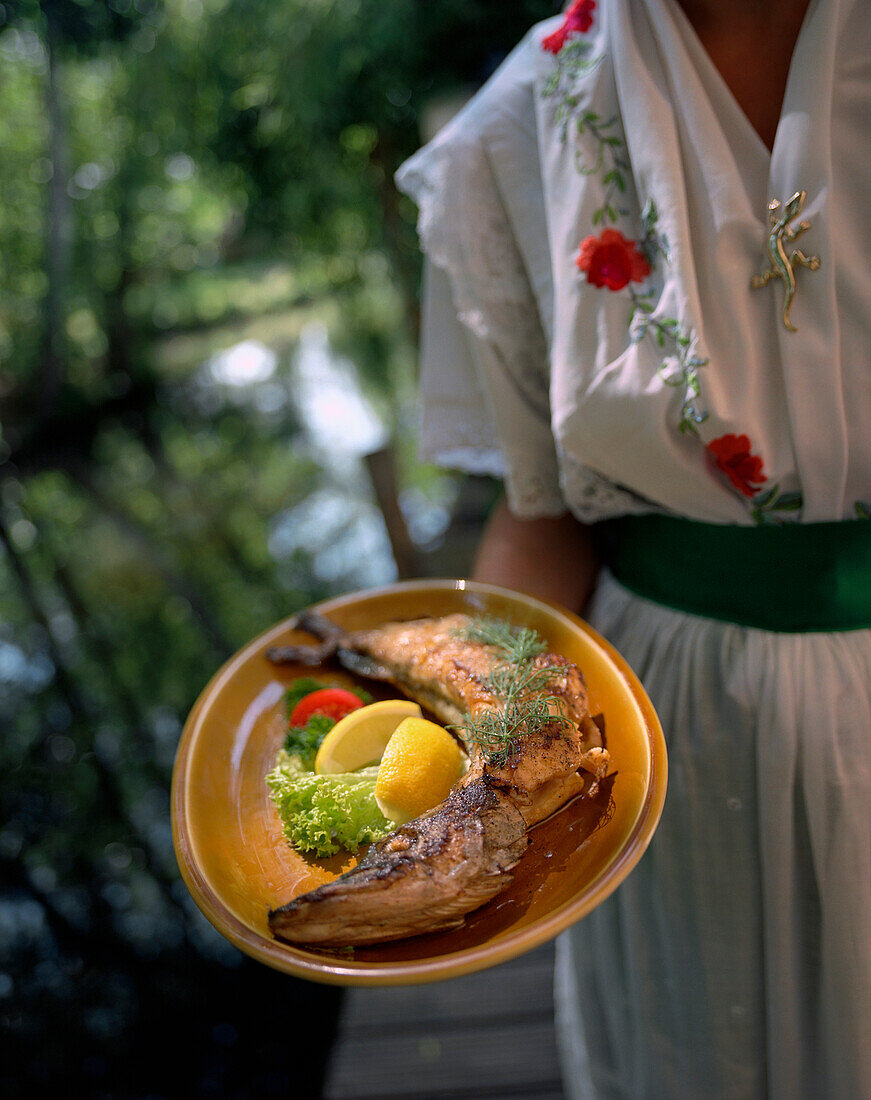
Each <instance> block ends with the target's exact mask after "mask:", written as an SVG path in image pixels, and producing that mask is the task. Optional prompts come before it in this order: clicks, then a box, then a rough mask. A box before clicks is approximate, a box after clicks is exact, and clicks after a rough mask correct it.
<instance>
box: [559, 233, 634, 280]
mask: <svg viewBox="0 0 871 1100" xmlns="http://www.w3.org/2000/svg"><path fill="white" fill-rule="evenodd" d="M575 263H576V264H577V265H578V268H579V269H580V270H581V271H586V273H587V282H588V283H592V285H593V286H599V287H601V286H606V287H607V288H608V289H609V290H622V289H623V287H624V286H626V285H627V284H628V283H643V282H644V280H645V279H646V278H647V276H648V275H649V274H650V264H649V263H648V262H647V260H645V258H644V256H643V255H642V254H641V252H640V251H639V250H638V247H637V245H636V244H635V242H634V241H628V240H627V239H626V238H625V237H624V236H623V234H622V233H620V232H619V231H618V230H616V229H603V230H602V235H601V236H600V237H585V238H584V239H583V240H582V241H581V245H580V252H578V256H577V259H576V260H575Z"/></svg>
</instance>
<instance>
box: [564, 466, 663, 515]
mask: <svg viewBox="0 0 871 1100" xmlns="http://www.w3.org/2000/svg"><path fill="white" fill-rule="evenodd" d="M562 470H563V492H564V494H565V498H566V500H567V501H568V504H569V508H570V509H571V511H572V514H573V515H574V516H576V517H577V519H579V520H580V521H581V522H582V523H596V522H598V521H599V520H602V519H613V518H614V517H615V516H627V515H635V516H640V515H646V514H648V513H651V512H664V511H665V509H663V508H661V507H659V505H657V504H654V503H653V501H651V500H648V499H647V498H646V497H642V496H639V494H638V493H634V492H632V490H631V489H627V488H625V487H624V486H622V485H618V484H617V483H616V482H614V481H609V480H608V479H607V478H606V477H603V476H602V475H601V474H600V473H597V471H596V470H594V469H592V468H591V467H590V466H584V465H582V464H581V463H580V462H578V461H577V460H576V459H573V458H571V456H569V455H563V457H562Z"/></svg>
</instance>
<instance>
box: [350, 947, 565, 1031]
mask: <svg viewBox="0 0 871 1100" xmlns="http://www.w3.org/2000/svg"><path fill="white" fill-rule="evenodd" d="M482 1005H486V1006H487V1008H486V1010H485V1011H484V1012H483V1013H482V1007H481V1006H482ZM552 1009H553V950H552V948H549V949H538V950H537V951H534V952H531V953H530V954H529V955H526V956H524V957H523V958H521V959H517V960H513V961H511V962H509V963H503V964H502V965H501V966H496V967H493V968H492V969H490V970H484V971H480V972H479V973H476V974H469V975H467V976H466V977H463V978H455V979H452V980H450V981H445V982H433V983H430V984H427V985H416V986H400V987H396V988H389V987H388V988H384V987H382V988H375V989H352V990H349V991H348V992H347V993H346V994H345V998H344V1003H343V1005H342V1012H341V1016H340V1019H339V1027H340V1029H341V1032H342V1034H343V1035H345V1036H354V1035H356V1034H357V1033H358V1032H360V1031H367V1030H371V1029H373V1028H378V1027H384V1026H390V1027H398V1028H407V1027H418V1026H420V1025H421V1024H423V1023H426V1024H428V1025H431V1026H435V1027H437V1026H438V1025H440V1024H442V1023H447V1024H451V1023H459V1022H460V1021H470V1022H474V1021H476V1020H480V1019H481V1017H482V1015H483V1016H485V1017H486V1018H487V1019H488V1020H489V1021H490V1022H491V1023H492V1022H495V1021H496V1020H501V1021H502V1022H507V1021H510V1020H511V1019H514V1018H524V1017H539V1016H541V1017H547V1016H550V1014H551V1013H552Z"/></svg>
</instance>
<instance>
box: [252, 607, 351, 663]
mask: <svg viewBox="0 0 871 1100" xmlns="http://www.w3.org/2000/svg"><path fill="white" fill-rule="evenodd" d="M291 626H292V628H293V629H294V630H303V631H305V632H306V633H307V634H314V636H315V637H316V638H317V639H319V643H320V644H314V645H312V644H311V643H303V644H301V645H282V646H270V647H269V649H267V651H266V656H267V658H268V659H269V660H270V661H272V663H273V664H276V665H287V664H299V665H319V664H322V663H323V662H324V661H326V660H327V658H329V657H332V656H334V655H335V653H336V652H337V650H338V649H339V644H340V642H341V641H342V639H343V638H344V637H345V632H344V631H343V630H342V628H341V627H339V626H336V624H335V623H333V622H330V620H329V619H327V618H326V617H325V616H324V615H320V614H318V612H317V611H308V610H307V611H302V612H300V614H299V615H298V616H297V617H296V618H295V619H294V620H293V622H292V623H291Z"/></svg>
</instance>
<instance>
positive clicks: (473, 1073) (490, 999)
mask: <svg viewBox="0 0 871 1100" xmlns="http://www.w3.org/2000/svg"><path fill="white" fill-rule="evenodd" d="M552 983H553V945H552V944H547V945H545V946H544V947H542V948H539V949H537V950H536V951H534V952H531V953H529V954H528V955H525V956H522V957H520V958H518V959H514V960H511V961H510V962H507V963H503V964H502V965H501V966H498V967H494V968H492V969H491V970H485V971H481V972H479V973H477V974H471V975H468V976H466V977H463V978H456V979H453V980H451V981H447V982H434V983H430V984H427V985H418V986H401V987H398V988H374V989H351V990H349V991H348V992H347V993H346V995H345V1003H344V1006H343V1009H342V1015H341V1017H340V1020H339V1030H338V1035H337V1039H336V1043H335V1045H334V1048H333V1057H332V1061H331V1065H330V1067H329V1070H328V1073H327V1079H326V1083H325V1088H324V1093H323V1100H376V1098H377V1100H382V1098H383V1100H473V1098H481V1100H485V1098H488V1097H493V1098H497V1097H499V1098H505V1100H509V1098H511V1100H562V1098H563V1091H562V1086H561V1084H560V1077H559V1068H558V1062H557V1050H556V1037H555V1034H554V1025H553V997H552Z"/></svg>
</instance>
